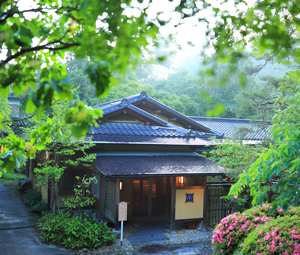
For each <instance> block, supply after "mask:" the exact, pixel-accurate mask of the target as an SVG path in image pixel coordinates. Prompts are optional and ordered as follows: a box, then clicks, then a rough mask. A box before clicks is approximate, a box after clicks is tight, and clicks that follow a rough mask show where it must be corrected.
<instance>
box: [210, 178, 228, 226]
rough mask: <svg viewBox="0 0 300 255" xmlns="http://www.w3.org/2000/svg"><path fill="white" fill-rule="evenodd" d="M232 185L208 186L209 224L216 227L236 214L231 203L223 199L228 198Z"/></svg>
mask: <svg viewBox="0 0 300 255" xmlns="http://www.w3.org/2000/svg"><path fill="white" fill-rule="evenodd" d="M229 188H230V185H224V186H222V185H220V184H218V185H214V184H209V185H207V224H208V225H210V226H214V225H216V224H218V223H220V221H221V219H223V218H224V217H226V216H227V215H229V214H231V213H234V208H233V207H232V205H231V204H230V201H228V200H224V199H221V197H222V196H227V195H228V191H229Z"/></svg>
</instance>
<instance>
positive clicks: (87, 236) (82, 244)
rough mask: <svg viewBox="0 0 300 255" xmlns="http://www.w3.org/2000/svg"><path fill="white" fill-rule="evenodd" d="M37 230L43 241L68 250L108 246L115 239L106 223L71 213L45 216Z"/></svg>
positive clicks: (39, 222) (84, 215) (40, 220)
mask: <svg viewBox="0 0 300 255" xmlns="http://www.w3.org/2000/svg"><path fill="white" fill-rule="evenodd" d="M37 229H38V231H39V232H40V238H41V239H42V240H43V241H47V242H51V243H53V244H56V245H63V246H65V247H66V248H68V249H81V248H96V247H100V246H107V245H110V244H112V243H113V241H114V239H115V235H114V234H113V233H112V231H111V230H110V229H109V228H108V226H107V225H106V223H104V222H97V221H96V220H95V219H92V218H91V217H89V216H88V215H86V214H82V215H79V216H74V215H73V216H72V214H71V212H65V213H64V212H61V213H59V214H58V215H52V214H45V215H44V216H43V217H41V218H40V219H39V221H38V225H37Z"/></svg>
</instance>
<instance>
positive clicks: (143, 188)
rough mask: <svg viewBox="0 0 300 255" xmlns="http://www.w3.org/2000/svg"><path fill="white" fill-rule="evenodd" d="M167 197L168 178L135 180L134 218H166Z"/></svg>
mask: <svg viewBox="0 0 300 255" xmlns="http://www.w3.org/2000/svg"><path fill="white" fill-rule="evenodd" d="M167 197H168V178H167V177H159V178H135V179H133V217H134V218H135V219H142V218H165V217H166V216H167Z"/></svg>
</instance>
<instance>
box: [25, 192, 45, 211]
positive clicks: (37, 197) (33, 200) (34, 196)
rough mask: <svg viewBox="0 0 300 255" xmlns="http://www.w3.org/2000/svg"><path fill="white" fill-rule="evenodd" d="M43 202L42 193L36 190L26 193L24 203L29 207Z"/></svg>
mask: <svg viewBox="0 0 300 255" xmlns="http://www.w3.org/2000/svg"><path fill="white" fill-rule="evenodd" d="M41 200H42V193H41V192H40V191H38V190H36V189H30V190H27V191H26V192H25V196H24V202H25V204H27V205H28V206H29V207H32V206H34V205H36V204H38V203H39V202H40V201H41Z"/></svg>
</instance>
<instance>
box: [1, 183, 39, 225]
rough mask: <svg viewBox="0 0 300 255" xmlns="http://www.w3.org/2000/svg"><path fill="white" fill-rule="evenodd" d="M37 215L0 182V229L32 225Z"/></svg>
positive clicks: (34, 223)
mask: <svg viewBox="0 0 300 255" xmlns="http://www.w3.org/2000/svg"><path fill="white" fill-rule="evenodd" d="M38 218H39V217H38V215H36V214H35V213H33V212H30V211H29V210H28V207H27V206H26V205H25V204H24V203H23V202H22V201H21V200H20V199H18V198H17V197H16V196H15V195H14V194H12V193H11V192H10V191H9V190H8V189H7V188H5V187H4V186H3V185H2V184H1V183H0V230H1V229H14V228H25V227H33V226H35V225H36V222H37V220H38Z"/></svg>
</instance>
